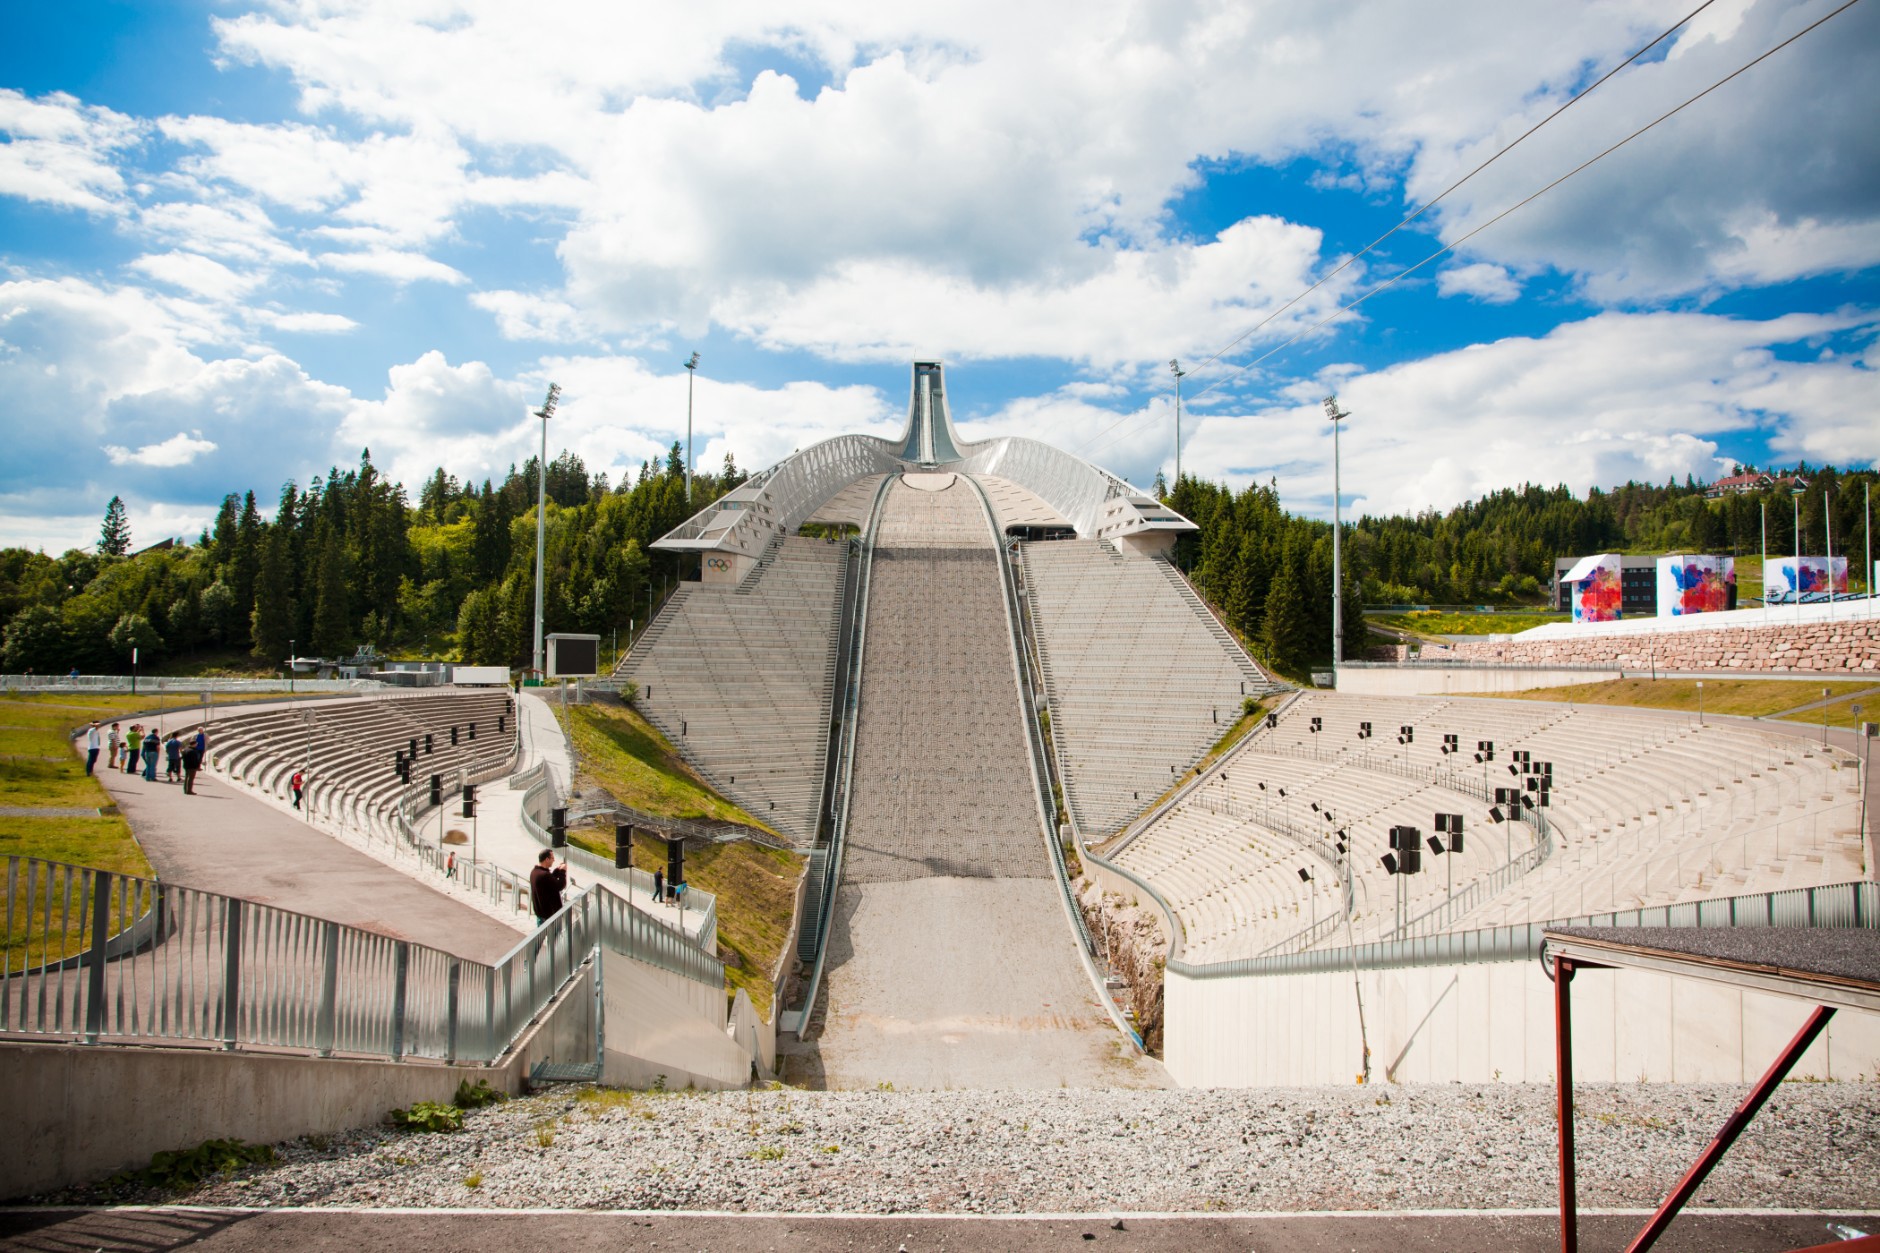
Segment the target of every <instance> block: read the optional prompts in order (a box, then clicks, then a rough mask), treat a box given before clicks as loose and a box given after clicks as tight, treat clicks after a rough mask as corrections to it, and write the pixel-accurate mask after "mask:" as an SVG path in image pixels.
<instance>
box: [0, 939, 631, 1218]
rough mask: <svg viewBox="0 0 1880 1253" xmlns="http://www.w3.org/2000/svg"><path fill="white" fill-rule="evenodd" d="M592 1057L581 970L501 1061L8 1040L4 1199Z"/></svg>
mask: <svg viewBox="0 0 1880 1253" xmlns="http://www.w3.org/2000/svg"><path fill="white" fill-rule="evenodd" d="M593 1060H594V995H593V982H592V980H591V979H590V978H589V977H588V975H587V974H585V973H584V974H582V975H581V976H580V977H579V978H577V979H576V981H575V983H574V985H573V986H571V987H570V988H569V989H568V990H567V991H565V992H564V993H563V994H562V996H561V998H560V999H559V1000H558V1001H556V1002H555V1004H554V1005H553V1006H551V1007H550V1008H549V1011H548V1012H547V1014H546V1015H545V1016H544V1018H543V1019H542V1021H541V1022H539V1023H538V1024H537V1026H536V1027H535V1029H534V1030H533V1031H532V1032H531V1033H530V1034H529V1035H527V1036H526V1037H524V1039H523V1041H522V1042H521V1044H520V1045H518V1046H517V1048H516V1050H515V1051H514V1052H513V1053H511V1054H510V1056H509V1057H508V1059H507V1060H506V1061H505V1062H504V1063H503V1064H502V1065H500V1066H470V1065H466V1066H447V1065H444V1064H442V1063H436V1062H423V1061H404V1062H393V1061H368V1060H355V1059H350V1058H319V1057H311V1056H294V1055H289V1054H278V1053H252V1052H245V1051H239V1050H238V1051H236V1052H223V1051H222V1050H220V1049H215V1048H132V1047H126V1046H123V1045H116V1044H105V1045H81V1044H40V1043H33V1042H24V1041H0V1126H5V1127H6V1128H7V1130H8V1134H7V1135H5V1136H4V1137H0V1199H11V1198H14V1197H18V1196H24V1195H27V1194H29V1193H34V1192H44V1191H47V1190H49V1189H53V1188H62V1187H66V1186H68V1185H71V1184H76V1183H85V1182H89V1181H91V1180H95V1179H101V1178H103V1177H105V1176H106V1175H110V1174H114V1173H116V1172H117V1171H120V1170H125V1169H129V1168H134V1167H143V1166H147V1165H149V1164H150V1157H151V1155H152V1154H153V1153H158V1152H161V1151H163V1150H165V1149H184V1148H194V1147H195V1146H196V1145H198V1144H201V1143H202V1142H203V1141H204V1140H218V1139H227V1138H234V1139H238V1140H246V1141H248V1142H249V1143H250V1144H272V1143H275V1142H277V1141H280V1140H290V1139H293V1138H295V1137H297V1136H304V1135H315V1134H320V1133H330V1132H337V1131H345V1130H347V1129H349V1128H352V1127H363V1126H369V1125H371V1124H373V1123H378V1122H382V1121H383V1120H384V1118H385V1115H386V1112H387V1111H388V1110H392V1109H396V1108H399V1107H402V1106H407V1105H410V1104H411V1103H412V1102H413V1101H438V1102H443V1103H447V1102H449V1101H450V1099H451V1098H452V1097H453V1096H455V1095H456V1092H457V1085H458V1083H460V1082H461V1081H463V1080H465V1079H468V1080H469V1081H470V1082H471V1083H475V1082H476V1081H477V1080H478V1079H482V1080H485V1081H486V1082H488V1084H489V1085H490V1086H491V1087H492V1088H497V1089H500V1090H502V1091H504V1092H508V1093H510V1094H511V1095H514V1094H515V1093H517V1092H519V1091H520V1090H521V1087H522V1083H523V1081H524V1079H525V1078H526V1077H527V1076H528V1073H529V1071H530V1069H531V1068H532V1067H533V1066H534V1065H535V1063H536V1062H538V1061H566V1062H591V1061H593Z"/></svg>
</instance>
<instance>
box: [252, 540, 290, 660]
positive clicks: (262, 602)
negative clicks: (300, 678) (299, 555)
mask: <svg viewBox="0 0 1880 1253" xmlns="http://www.w3.org/2000/svg"><path fill="white" fill-rule="evenodd" d="M287 545H288V537H287V529H286V528H285V527H283V526H282V525H281V524H280V522H279V521H278V520H277V521H276V522H275V524H274V525H273V526H271V527H269V528H268V533H267V536H266V538H265V539H263V540H262V542H261V569H260V572H259V573H258V574H257V575H256V577H255V609H254V615H253V618H252V620H251V623H250V628H249V634H250V635H251V636H252V637H253V639H254V650H253V651H254V655H255V656H256V657H257V658H259V659H261V660H262V661H267V662H273V661H276V660H278V659H280V658H282V657H285V656H287V653H288V649H289V648H290V647H291V644H290V641H291V640H292V639H293V637H294V635H293V633H294V582H293V574H292V572H291V571H290V570H289V569H288V560H287Z"/></svg>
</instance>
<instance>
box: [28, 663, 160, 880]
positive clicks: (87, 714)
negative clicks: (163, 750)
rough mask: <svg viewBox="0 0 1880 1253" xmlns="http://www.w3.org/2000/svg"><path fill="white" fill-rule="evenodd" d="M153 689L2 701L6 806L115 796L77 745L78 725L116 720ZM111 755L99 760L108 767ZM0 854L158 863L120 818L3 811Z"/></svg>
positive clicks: (102, 801)
mask: <svg viewBox="0 0 1880 1253" xmlns="http://www.w3.org/2000/svg"><path fill="white" fill-rule="evenodd" d="M151 703H152V702H151V701H150V698H149V697H146V696H130V695H124V696H87V695H79V694H73V695H67V694H64V693H58V694H48V695H40V694H20V695H14V696H9V697H7V698H5V699H3V700H0V745H4V747H3V748H0V752H5V753H6V754H8V755H7V756H5V757H0V805H8V806H17V807H19V808H23V809H90V810H94V811H95V810H99V809H103V808H106V807H108V806H109V805H111V803H112V801H111V796H110V794H109V793H107V792H106V791H105V790H104V785H103V784H101V783H99V782H98V780H97V778H96V777H95V776H87V775H86V774H85V762H84V759H83V758H82V757H80V756H79V755H78V754H77V753H76V752H74V751H73V750H72V741H71V740H70V738H68V737H69V735H70V732H71V731H72V729H73V728H75V727H78V726H82V725H83V724H85V723H87V722H89V721H91V720H92V719H93V718H97V719H98V720H100V721H102V722H105V723H107V724H108V723H109V722H110V721H112V720H113V719H117V720H120V721H122V720H123V716H124V715H125V714H128V713H133V712H137V711H140V710H143V709H146V708H148V707H149V706H150V705H151ZM104 762H105V755H104V754H100V755H99V758H98V765H99V768H100V769H103V767H104ZM0 854H6V855H9V856H20V857H41V858H45V859H46V860H48V861H65V862H73V863H75V864H77V865H81V866H96V867H99V868H100V869H104V870H111V871H115V872H118V873H121V874H134V875H146V876H147V875H149V874H150V873H151V871H150V863H149V862H148V861H147V860H145V858H144V854H143V850H142V849H140V848H139V847H138V846H137V841H136V840H135V839H134V838H133V837H132V835H131V829H130V826H129V824H128V823H126V822H125V821H124V819H122V818H118V817H53V816H46V817H18V818H0Z"/></svg>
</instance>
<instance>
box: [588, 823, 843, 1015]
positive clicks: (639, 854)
mask: <svg viewBox="0 0 1880 1253" xmlns="http://www.w3.org/2000/svg"><path fill="white" fill-rule="evenodd" d="M568 839H569V841H570V842H572V843H574V844H578V845H580V846H581V847H582V848H585V849H587V850H588V851H589V852H591V853H595V854H598V855H599V856H602V857H612V856H613V854H614V833H613V832H612V831H602V830H600V829H598V828H584V829H581V830H574V831H570V832H568ZM633 864H634V865H636V866H638V867H640V868H641V869H643V870H644V869H649V868H651V867H653V866H663V865H665V864H666V842H665V841H664V840H662V839H660V838H659V837H657V836H654V835H649V834H646V833H644V832H635V834H634V842H633ZM807 864H808V862H807V859H805V858H802V857H798V856H797V855H796V854H795V853H790V852H786V851H784V850H783V849H778V848H767V847H765V846H764V845H762V844H753V843H750V842H748V841H743V840H740V841H737V842H734V843H729V844H712V845H708V846H706V847H704V848H699V849H694V848H691V847H687V849H686V851H685V877H686V882H687V883H689V884H691V885H692V886H693V887H695V888H698V889H700V890H701V891H705V892H710V893H711V894H712V895H713V896H715V897H717V898H718V949H719V954H718V955H719V956H720V957H722V958H724V959H725V990H726V992H727V993H733V994H735V993H736V992H737V990H738V989H739V988H743V989H744V991H745V993H746V994H747V995H749V996H750V998H751V1005H752V1006H753V1007H754V1008H755V1009H756V1010H757V1012H758V1013H759V1014H760V1015H762V1016H763V1017H764V1018H765V1019H766V1020H768V1019H769V1018H770V1001H771V996H772V993H773V992H774V991H775V989H773V988H772V987H771V985H770V972H771V970H772V969H773V968H774V967H775V966H776V964H777V957H778V955H779V954H780V953H782V952H783V946H784V944H785V942H786V941H788V940H789V938H790V920H791V918H792V916H793V911H794V909H795V905H796V883H797V880H798V879H799V878H801V877H802V875H803V868H804V866H805V865H807Z"/></svg>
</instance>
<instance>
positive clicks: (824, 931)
mask: <svg viewBox="0 0 1880 1253" xmlns="http://www.w3.org/2000/svg"><path fill="white" fill-rule="evenodd" d="M895 477H896V476H895V475H892V474H889V475H884V476H883V477H882V480H881V482H880V483H879V484H877V485H876V487H875V499H874V502H873V503H872V504H871V505H870V506H869V510H868V525H867V527H866V528H864V529H863V531H862V534H861V536H860V538H859V539H858V540H857V541H856V543H857V545H858V546H859V548H860V550H861V560H860V562H859V563H858V564H857V566H856V577H857V584H856V590H855V622H854V625H853V631H854V635H853V637H852V639H851V641H850V654H849V690H848V691H847V692H845V693H843V697H842V749H841V755H840V757H839V759H838V761H837V764H836V770H837V779H836V786H835V792H834V795H833V796H832V798H831V799H832V803H833V809H834V817H833V820H832V821H831V823H830V825H829V844H828V851H827V853H826V854H825V856H824V858H823V881H822V891H821V895H820V896H819V897H818V899H817V908H816V917H815V918H813V919H810V918H806V919H804V920H803V922H804V925H806V926H812V927H814V928H815V933H816V960H815V961H814V962H813V963H811V965H810V972H809V979H808V980H807V982H806V983H805V984H804V993H803V1000H802V1008H801V1010H800V1011H797V1012H798V1015H799V1016H798V1017H797V1019H796V1034H797V1038H798V1039H801V1038H802V1037H803V1028H804V1027H805V1026H806V1025H808V1023H809V1016H810V1014H811V1012H812V1011H814V1009H815V1008H816V994H817V991H818V989H819V988H821V986H822V977H823V966H824V963H825V960H826V959H827V957H828V952H829V925H830V921H831V920H832V919H833V918H834V917H835V895H836V888H837V886H838V885H840V884H841V882H842V858H843V853H844V851H845V850H846V846H847V844H848V830H849V795H850V786H851V784H852V783H853V780H854V775H855V724H856V722H857V721H858V720H859V715H860V713H861V705H862V662H863V653H864V651H865V650H866V647H867V642H868V593H869V587H870V584H871V582H872V580H873V577H874V552H875V535H876V532H877V529H878V527H879V524H880V522H881V509H882V503H883V502H884V501H886V500H887V498H888V489H889V488H890V487H892V486H893V484H894V480H895ZM811 864H812V867H813V865H814V859H812V862H811ZM778 1022H779V1024H780V1025H781V1023H782V1015H781V1014H779V1015H778Z"/></svg>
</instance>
